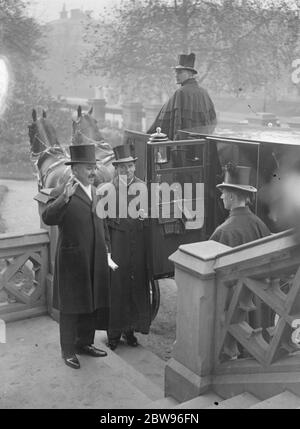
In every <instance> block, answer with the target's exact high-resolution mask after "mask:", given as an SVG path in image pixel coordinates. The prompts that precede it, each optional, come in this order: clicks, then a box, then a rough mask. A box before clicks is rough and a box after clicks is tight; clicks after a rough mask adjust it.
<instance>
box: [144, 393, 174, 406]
mask: <svg viewBox="0 0 300 429" xmlns="http://www.w3.org/2000/svg"><path fill="white" fill-rule="evenodd" d="M178 404H179V402H178V401H177V400H176V399H175V398H172V397H171V396H167V397H165V398H162V399H158V400H157V401H153V402H150V403H149V404H146V405H145V408H146V409H148V408H149V409H168V408H169V409H173V408H176V406H177V405H178Z"/></svg>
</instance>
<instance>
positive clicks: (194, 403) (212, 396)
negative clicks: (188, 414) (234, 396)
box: [175, 392, 223, 409]
mask: <svg viewBox="0 0 300 429" xmlns="http://www.w3.org/2000/svg"><path fill="white" fill-rule="evenodd" d="M221 401H223V398H221V397H220V396H219V395H217V394H216V393H214V392H207V393H204V394H203V395H200V396H197V397H196V398H193V399H190V400H189V401H186V402H182V403H181V404H179V405H177V406H176V407H175V408H176V409H177V408H180V409H181V408H190V409H202V408H208V407H210V406H211V405H214V404H215V403H218V404H219V403H220V402H221Z"/></svg>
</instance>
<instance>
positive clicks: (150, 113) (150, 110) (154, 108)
mask: <svg viewBox="0 0 300 429" xmlns="http://www.w3.org/2000/svg"><path fill="white" fill-rule="evenodd" d="M161 107H162V104H149V105H148V106H145V115H146V130H148V129H149V128H150V127H151V125H152V124H153V122H154V120H155V118H156V116H157V115H158V112H159V111H160V109H161Z"/></svg>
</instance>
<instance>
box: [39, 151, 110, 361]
mask: <svg viewBox="0 0 300 429" xmlns="http://www.w3.org/2000/svg"><path fill="white" fill-rule="evenodd" d="M70 155H71V160H70V161H69V162H66V163H65V164H66V165H71V169H72V173H73V174H72V176H71V178H70V179H69V181H68V182H67V183H66V184H65V186H64V190H63V192H61V193H60V194H59V195H57V194H56V195H55V196H53V198H52V199H51V200H50V201H49V202H48V204H47V207H46V209H45V211H44V212H43V214H42V218H43V221H44V222H45V224H47V225H58V228H59V236H58V242H57V249H56V256H55V268H54V279H53V307H54V308H57V309H58V310H60V323H59V328H60V344H61V350H62V357H63V359H64V361H65V363H66V365H68V366H70V367H71V368H74V369H78V368H80V363H79V360H78V358H77V356H76V353H77V354H86V355H89V356H93V357H102V356H106V352H105V351H103V350H100V349H97V348H96V347H94V346H93V343H94V335H95V318H96V313H97V311H100V312H102V311H103V312H104V311H105V310H106V311H107V308H108V300H109V297H108V293H109V268H108V252H110V241H109V233H108V229H107V225H106V223H105V221H103V220H102V219H99V218H98V217H97V215H96V211H95V206H96V203H97V201H96V190H95V188H94V187H93V186H92V183H93V180H94V176H95V168H96V158H95V145H79V146H70Z"/></svg>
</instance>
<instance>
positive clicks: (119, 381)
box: [0, 316, 164, 409]
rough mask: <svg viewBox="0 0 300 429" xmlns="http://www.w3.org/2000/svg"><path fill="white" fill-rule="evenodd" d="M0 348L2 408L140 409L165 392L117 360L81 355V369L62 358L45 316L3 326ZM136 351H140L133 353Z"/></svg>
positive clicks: (56, 332) (54, 330) (55, 331)
mask: <svg viewBox="0 0 300 429" xmlns="http://www.w3.org/2000/svg"><path fill="white" fill-rule="evenodd" d="M6 340H7V342H6V344H0V360H1V368H0V378H1V385H0V408H1V409H14V408H30V409H36V408H48V409H53V408H70V409H77V408H95V409H113V408H120V409H128V408H144V406H145V404H147V403H149V402H150V401H151V400H157V399H160V398H163V397H164V395H163V391H162V390H161V389H160V388H159V386H157V385H156V384H154V383H152V382H151V381H149V380H148V379H147V378H146V377H145V376H144V375H143V374H141V373H140V372H138V371H136V370H135V369H134V368H132V367H131V366H130V365H129V364H127V363H126V362H124V360H123V359H122V358H121V357H119V356H118V355H116V354H115V353H114V352H112V351H111V350H109V349H107V348H106V346H105V345H103V344H102V342H100V341H99V339H98V332H97V334H96V338H95V345H96V346H98V347H100V348H102V349H105V350H107V353H108V356H107V357H105V358H92V357H89V356H84V355H81V356H79V360H80V363H81V368H80V369H79V370H74V369H71V368H69V367H68V366H66V365H65V364H64V362H63V360H62V358H61V354H60V346H59V329H58V324H57V323H56V322H55V321H53V320H52V319H51V318H50V317H48V316H43V317H36V318H33V319H26V320H22V321H19V322H13V323H8V324H7V332H6ZM137 349H139V347H138V348H137Z"/></svg>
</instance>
